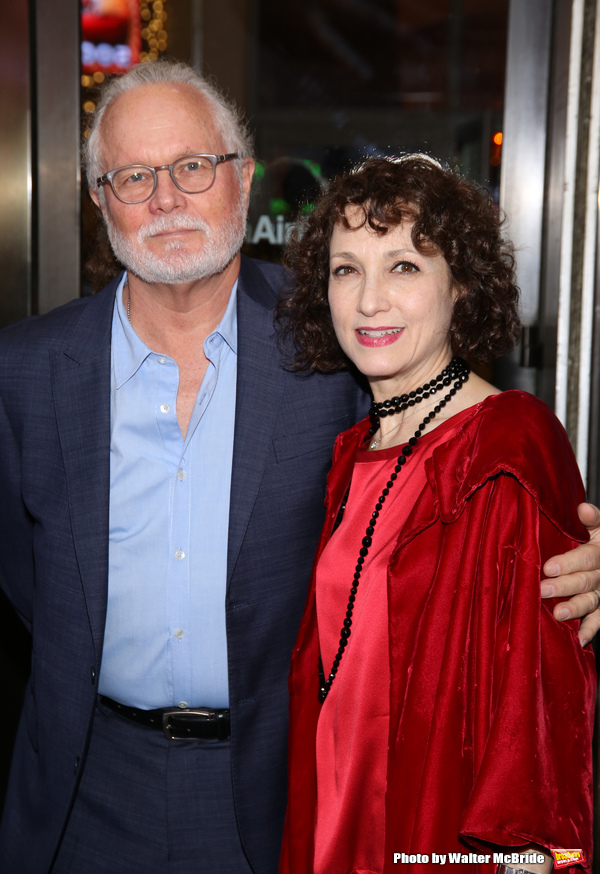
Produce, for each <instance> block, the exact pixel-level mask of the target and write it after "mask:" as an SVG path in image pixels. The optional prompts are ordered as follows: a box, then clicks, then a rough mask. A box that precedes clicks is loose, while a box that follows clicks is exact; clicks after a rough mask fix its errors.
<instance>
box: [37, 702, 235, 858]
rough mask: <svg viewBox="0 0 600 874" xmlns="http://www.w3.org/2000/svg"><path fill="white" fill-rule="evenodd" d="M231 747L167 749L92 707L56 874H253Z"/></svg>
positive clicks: (168, 744)
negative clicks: (236, 799)
mask: <svg viewBox="0 0 600 874" xmlns="http://www.w3.org/2000/svg"><path fill="white" fill-rule="evenodd" d="M251 871H252V869H251V868H250V866H249V864H248V862H247V860H246V857H245V855H244V852H243V849H242V846H241V843H240V838H239V834H238V830H237V825H236V820H235V811H234V806H233V795H232V789H231V767H230V748H229V741H226V742H218V741H215V742H212V741H211V742H205V743H198V742H182V741H168V740H167V739H166V738H165V737H164V735H163V734H162V733H161V732H159V731H156V730H154V729H148V728H144V727H142V726H138V725H134V724H133V723H131V722H129V721H127V720H125V719H124V718H123V717H121V716H118V715H117V714H116V713H113V712H112V711H109V710H107V709H106V708H105V707H103V706H102V705H98V707H97V708H96V714H95V718H94V726H93V731H92V737H91V742H90V749H89V753H88V757H87V761H86V763H85V768H84V771H83V774H82V778H81V784H80V787H79V791H78V793H77V798H76V800H75V804H74V807H73V810H72V813H71V816H70V819H69V822H68V825H67V829H66V832H65V835H64V838H63V840H62V843H61V846H60V849H59V852H58V856H57V858H56V860H55V863H54V866H53V867H52V874H83V872H85V874H105V872H106V874H108V872H110V874H119V872H127V874H138V872H139V874H154V872H156V874H205V872H206V874H214V872H218V874H250V872H251Z"/></svg>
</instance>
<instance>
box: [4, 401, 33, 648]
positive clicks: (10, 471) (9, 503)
mask: <svg viewBox="0 0 600 874" xmlns="http://www.w3.org/2000/svg"><path fill="white" fill-rule="evenodd" d="M0 472H1V481H2V485H1V489H2V498H1V500H0V583H1V585H2V588H3V589H4V591H5V592H6V594H7V596H8V598H9V600H10V601H11V602H12V604H13V606H14V608H15V610H16V611H17V613H18V614H19V616H20V617H21V619H22V620H23V622H24V623H25V626H26V627H27V629H28V630H29V631H31V622H32V615H31V613H32V600H33V585H34V582H33V581H34V568H33V521H32V519H31V517H30V515H29V513H28V512H27V509H26V507H25V504H24V502H23V498H22V495H21V454H20V451H19V447H18V443H17V440H16V438H15V435H14V432H13V429H12V427H11V424H10V422H9V419H8V416H7V414H6V409H5V405H4V403H3V401H2V399H1V398H0Z"/></svg>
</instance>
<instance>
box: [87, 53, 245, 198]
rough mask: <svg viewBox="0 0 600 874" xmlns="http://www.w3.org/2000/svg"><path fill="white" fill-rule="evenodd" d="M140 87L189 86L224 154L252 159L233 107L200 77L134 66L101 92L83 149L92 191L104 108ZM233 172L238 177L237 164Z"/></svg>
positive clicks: (172, 67) (159, 64)
mask: <svg viewBox="0 0 600 874" xmlns="http://www.w3.org/2000/svg"><path fill="white" fill-rule="evenodd" d="M143 85H190V86H191V87H192V88H195V89H196V90H197V91H198V92H199V93H200V94H201V95H202V96H203V97H205V98H206V100H208V102H209V104H210V107H211V109H212V113H213V120H214V123H215V126H216V128H217V130H218V131H220V133H221V135H222V137H223V141H224V143H225V150H226V151H227V152H238V154H239V155H240V157H242V158H247V157H252V156H253V143H252V136H251V134H250V132H249V131H248V127H247V125H246V123H245V121H244V120H243V119H242V117H241V115H240V113H239V112H238V110H237V107H236V106H235V105H234V104H233V103H231V102H229V101H228V100H227V99H226V98H225V97H224V96H223V95H222V94H221V92H220V91H219V90H218V89H217V88H216V87H215V86H214V85H212V84H211V83H210V82H208V81H207V80H206V79H205V78H204V77H203V76H201V75H200V73H198V72H196V70H194V69H193V68H192V67H190V66H189V65H188V64H183V63H181V62H179V61H169V60H160V61H152V62H147V63H144V64H137V65H136V66H135V67H132V68H131V70H129V72H127V73H125V74H124V75H122V76H116V77H115V78H113V79H111V80H109V81H108V83H107V84H106V85H105V87H104V88H103V89H102V91H101V94H100V101H99V103H98V108H97V110H96V112H95V113H94V117H93V120H92V125H91V127H90V135H89V137H88V139H87V141H86V142H85V143H84V146H83V165H84V169H85V172H86V176H87V180H88V185H89V187H90V188H92V189H93V190H96V188H97V186H96V179H97V178H98V177H99V176H101V175H102V172H103V168H102V161H101V151H102V118H103V116H104V113H105V112H106V108H107V107H108V106H110V104H111V103H112V101H113V100H115V99H116V98H117V97H120V96H121V94H125V93H126V92H127V91H132V90H133V89H135V88H140V87H141V86H143ZM235 163H236V164H237V163H238V162H235ZM108 169H111V168H104V172H106V170H108ZM237 169H238V172H239V174H240V176H241V163H240V165H239V167H237Z"/></svg>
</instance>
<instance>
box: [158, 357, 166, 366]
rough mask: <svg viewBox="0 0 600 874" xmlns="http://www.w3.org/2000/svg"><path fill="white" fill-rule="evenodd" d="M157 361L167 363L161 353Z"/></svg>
mask: <svg viewBox="0 0 600 874" xmlns="http://www.w3.org/2000/svg"><path fill="white" fill-rule="evenodd" d="M158 363H159V364H166V363H167V359H166V358H163V357H162V355H161V357H160V358H159V359H158Z"/></svg>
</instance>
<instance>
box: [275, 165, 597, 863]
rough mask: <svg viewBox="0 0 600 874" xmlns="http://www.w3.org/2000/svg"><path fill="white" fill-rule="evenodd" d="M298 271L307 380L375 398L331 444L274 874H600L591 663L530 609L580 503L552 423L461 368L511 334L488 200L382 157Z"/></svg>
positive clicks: (348, 193)
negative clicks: (568, 857)
mask: <svg viewBox="0 0 600 874" xmlns="http://www.w3.org/2000/svg"><path fill="white" fill-rule="evenodd" d="M288 264H289V266H290V267H291V269H292V271H293V273H294V275H295V288H294V289H293V290H292V292H291V293H290V295H289V297H288V298H287V299H286V300H285V301H284V302H283V303H282V305H281V307H280V313H279V315H280V319H281V320H282V322H283V324H284V326H285V327H286V329H287V330H288V331H289V332H290V333H291V334H292V336H293V338H294V340H295V343H296V347H297V349H298V357H297V361H296V364H297V365H298V366H300V367H303V368H311V369H314V370H319V371H322V372H328V371H331V370H335V369H338V368H340V367H344V366H348V364H349V363H351V364H352V365H354V366H355V367H356V368H357V369H358V370H359V371H360V372H361V373H363V374H364V375H365V376H366V377H367V379H368V381H369V385H370V388H371V391H372V393H373V401H374V402H373V406H372V408H371V417H370V419H369V420H365V421H363V422H360V423H359V424H358V425H356V426H355V427H354V428H352V429H351V430H350V431H347V432H345V433H344V434H342V435H340V437H339V438H338V441H337V443H336V447H335V450H334V459H333V468H332V471H331V473H330V475H329V479H328V489H327V498H326V507H327V518H326V523H325V527H324V530H323V534H322V537H321V541H320V544H319V548H318V552H317V560H316V563H315V571H314V574H313V583H312V586H311V589H310V592H309V597H308V601H307V605H306V609H305V614H304V617H303V619H302V622H301V626H300V631H299V635H298V640H297V643H296V646H295V649H294V653H293V657H292V667H291V673H290V695H291V703H290V764H289V799H288V802H289V803H288V813H287V818H286V829H285V835H284V843H283V855H282V862H281V869H280V870H281V872H282V874H283V872H285V874H287V872H292V874H308V872H316V874H349V872H363V874H366V872H378V874H379V872H385V874H387V872H391V871H398V870H402V871H413V870H415V871H420V870H430V869H431V866H432V865H434V864H440V863H441V861H442V859H443V860H444V862H445V863H446V864H448V863H449V862H450V861H455V862H457V861H458V862H459V864H460V867H461V869H464V870H473V871H475V870H477V871H494V870H496V867H497V864H498V861H499V860H498V857H496V858H495V857H494V853H498V852H501V851H503V850H504V848H507V852H508V851H510V852H513V851H517V852H518V854H519V855H521V856H522V857H523V858H521V859H519V860H518V863H515V864H514V865H513V867H515V868H517V869H521V868H523V869H526V870H529V871H547V870H549V869H550V867H551V855H550V850H551V849H552V848H561V847H564V848H569V849H571V848H579V849H581V850H582V851H583V854H584V856H585V857H586V858H587V860H588V861H589V860H590V858H591V847H590V843H591V817H592V812H591V811H592V790H591V787H592V782H591V753H590V750H591V732H592V709H593V700H594V694H595V676H594V664H593V655H592V653H591V652H590V651H587V652H584V651H582V650H581V648H580V646H579V644H578V641H577V637H576V629H575V628H574V627H573V626H565V625H560V624H559V623H557V622H556V621H555V620H554V618H553V617H552V614H551V609H552V607H553V604H548V602H544V603H543V604H541V603H540V598H539V580H540V569H541V566H542V565H543V562H544V561H545V559H546V558H548V557H549V556H550V555H552V554H554V553H556V552H560V551H562V550H564V549H567V548H569V547H571V546H572V545H574V544H575V543H576V542H577V541H580V540H582V539H585V531H584V530H583V529H582V527H581V525H580V523H579V522H578V521H577V514H576V506H577V503H578V502H579V501H581V500H582V499H583V486H582V484H581V480H580V477H579V473H578V470H577V465H576V462H575V459H574V457H573V453H572V451H571V448H570V446H569V443H568V440H567V438H566V435H565V433H564V431H563V429H562V427H561V426H560V424H559V423H558V421H557V420H556V419H555V418H554V416H553V415H552V413H551V412H550V411H549V410H548V409H547V408H546V407H545V406H544V405H543V404H542V403H541V402H540V401H538V400H537V399H536V398H534V397H532V396H529V395H526V394H524V393H523V392H519V391H510V392H505V393H500V392H499V391H498V390H497V389H496V388H494V387H493V386H492V385H490V384H489V383H488V382H486V381H485V380H484V379H482V378H481V377H479V376H477V375H476V374H475V373H473V372H471V371H470V369H469V367H468V366H467V365H466V364H465V362H464V360H463V359H466V360H467V361H469V362H477V361H478V362H482V361H485V360H490V359H492V358H494V357H497V356H498V355H501V354H503V353H505V352H507V351H508V350H509V349H510V347H511V346H512V345H513V344H514V341H515V339H516V336H517V331H518V318H517V298H518V289H517V288H516V286H515V284H514V272H513V258H512V255H511V252H510V248H509V247H508V245H507V244H506V243H505V242H504V241H503V239H502V237H501V234H500V228H499V221H498V217H497V214H496V212H495V210H494V208H493V206H492V204H491V203H490V202H489V199H488V197H487V195H486V193H485V192H484V191H482V190H481V189H480V188H479V187H478V186H476V185H474V184H473V183H471V182H468V181H466V180H464V179H462V178H460V177H459V176H458V175H456V174H454V173H452V172H450V171H446V170H444V169H442V168H441V167H440V165H438V164H437V162H435V161H433V160H432V159H430V158H428V157H426V156H422V155H416V156H405V157H404V158H402V159H400V160H397V161H391V160H386V159H372V160H369V161H367V162H366V163H365V164H363V165H362V166H361V167H359V168H358V169H357V170H356V171H355V172H352V173H348V174H346V175H344V176H342V177H339V178H338V179H336V180H335V181H334V182H333V183H332V184H331V187H330V188H329V190H328V191H327V192H326V193H325V194H324V195H323V197H322V198H321V200H320V201H319V202H318V203H317V205H316V208H315V210H314V211H313V213H312V214H311V215H310V217H309V218H308V220H307V221H306V223H305V226H304V227H303V229H302V231H301V233H300V234H298V235H297V236H296V237H295V239H294V240H293V241H292V245H291V248H290V251H289V254H288ZM334 332H335V333H334ZM336 338H337V339H336ZM459 356H460V357H459ZM317 666H318V667H317ZM566 688H568V689H570V691H569V692H568V693H566V692H565V691H564V690H565V689H566ZM451 853H454V854H456V853H458V854H462V855H459V856H456V855H455V856H454V857H450V856H449V854H451ZM469 853H471V854H472V855H469ZM582 864H583V865H584V866H585V861H584V862H582ZM398 865H400V868H399V867H397V866H398Z"/></svg>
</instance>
